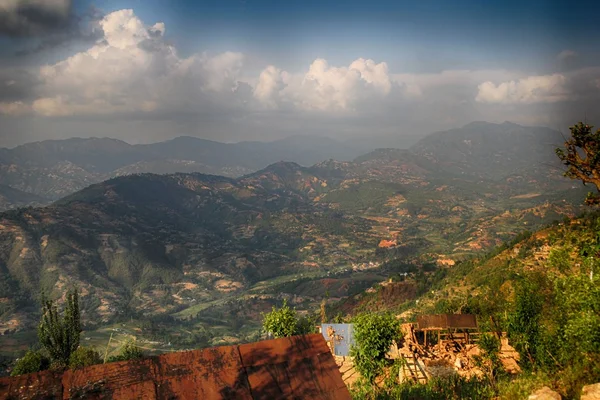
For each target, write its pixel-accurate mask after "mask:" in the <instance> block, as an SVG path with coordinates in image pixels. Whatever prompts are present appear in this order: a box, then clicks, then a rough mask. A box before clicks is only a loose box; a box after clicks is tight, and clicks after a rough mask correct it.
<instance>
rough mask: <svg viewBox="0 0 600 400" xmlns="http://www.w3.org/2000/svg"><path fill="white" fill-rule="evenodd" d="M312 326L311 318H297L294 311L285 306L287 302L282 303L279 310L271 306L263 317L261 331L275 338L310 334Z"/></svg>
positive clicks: (313, 322)
mask: <svg viewBox="0 0 600 400" xmlns="http://www.w3.org/2000/svg"><path fill="white" fill-rule="evenodd" d="M314 324H315V321H313V320H312V319H311V318H298V315H297V314H296V310H294V309H292V308H290V307H289V306H288V305H287V300H284V301H283V305H282V306H281V308H279V309H278V308H276V307H275V306H273V309H272V310H271V312H270V313H267V314H264V315H263V330H264V331H265V332H267V333H270V334H272V335H273V337H275V338H282V337H288V336H294V335H305V334H307V333H312V332H313V330H314Z"/></svg>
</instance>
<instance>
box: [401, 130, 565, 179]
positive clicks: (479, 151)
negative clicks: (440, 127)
mask: <svg viewBox="0 0 600 400" xmlns="http://www.w3.org/2000/svg"><path fill="white" fill-rule="evenodd" d="M563 142H564V139H563V136H562V134H561V133H560V132H558V131H555V130H552V129H549V128H544V127H525V126H521V125H517V124H514V123H511V122H504V123H502V124H492V123H488V122H472V123H470V124H468V125H466V126H464V127H462V128H460V129H451V130H448V131H444V132H437V133H433V134H431V135H428V136H427V137H425V138H423V139H421V140H420V141H419V142H418V143H416V144H415V145H414V146H412V147H411V149H410V150H411V152H413V153H414V154H416V155H418V156H420V157H423V158H425V159H426V160H428V161H429V162H431V163H432V164H433V165H435V166H436V167H437V168H438V169H439V170H441V171H445V172H451V173H456V174H467V175H473V176H479V177H487V178H492V179H500V178H504V177H507V176H509V175H511V174H515V173H528V172H530V171H531V170H532V169H535V170H543V171H544V172H547V171H552V172H556V171H557V170H559V169H560V162H559V160H558V158H557V157H556V155H555V153H554V149H555V148H556V147H558V146H561V145H562V143H563Z"/></svg>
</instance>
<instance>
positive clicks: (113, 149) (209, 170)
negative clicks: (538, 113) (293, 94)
mask: <svg viewBox="0 0 600 400" xmlns="http://www.w3.org/2000/svg"><path fill="white" fill-rule="evenodd" d="M408 138H410V140H408ZM416 138H417V137H416V136H407V139H406V141H400V140H392V139H388V140H387V141H386V142H382V141H381V140H379V139H378V138H373V140H372V141H370V142H365V141H363V142H358V141H357V140H356V139H353V140H349V141H347V142H345V143H343V142H340V141H336V140H333V139H329V138H325V137H319V136H310V135H304V136H292V137H289V138H286V139H282V140H278V141H275V142H240V143H233V144H230V143H219V142H214V141H210V140H204V139H199V138H195V137H178V138H175V139H173V140H169V141H166V142H160V143H153V144H145V145H130V144H128V143H125V142H123V141H120V140H117V139H110V138H91V139H81V138H74V139H68V140H50V141H43V142H36V143H29V144H25V145H22V146H18V147H16V148H13V149H0V185H4V186H8V187H10V188H12V189H15V190H17V191H20V192H24V193H23V194H20V193H19V192H12V193H10V194H9V193H5V192H6V191H7V190H8V189H0V210H5V209H11V208H15V207H20V206H25V205H40V204H49V203H50V202H51V201H55V200H58V199H59V198H61V197H64V196H67V195H69V194H71V193H75V192H76V191H78V190H81V189H83V188H85V187H87V186H89V185H91V184H93V183H98V182H102V181H104V180H106V179H110V178H112V177H116V176H124V175H129V174H137V173H156V174H171V173H176V172H184V173H192V172H200V173H205V174H214V175H221V176H228V177H233V178H235V177H240V176H243V175H246V174H249V173H252V172H255V171H258V170H260V169H262V168H265V167H266V166H268V165H270V164H272V163H275V162H278V161H290V162H296V163H298V164H300V165H303V166H310V165H313V164H315V163H319V162H321V161H323V160H328V159H335V160H338V161H351V160H353V159H355V158H356V157H358V156H360V155H361V154H365V153H368V152H370V151H372V150H374V149H375V148H374V146H375V145H376V144H383V143H385V144H393V143H399V144H400V145H406V144H409V143H414V142H416V143H414V144H413V145H412V146H411V147H410V149H409V152H410V154H412V157H413V159H414V160H415V163H417V164H418V165H419V166H422V167H423V168H425V169H428V170H430V171H436V172H437V173H438V174H440V173H447V172H451V173H459V174H464V173H467V174H472V175H474V176H478V177H482V178H493V179H501V178H503V177H506V176H508V175H510V174H511V173H518V174H523V173H528V171H533V170H542V171H546V170H547V169H548V168H547V165H545V164H547V163H551V164H552V165H553V166H554V168H556V160H555V159H554V158H555V157H554V156H553V153H552V147H553V146H554V147H555V146H556V145H559V144H561V143H562V135H561V134H560V133H559V132H556V131H552V130H550V129H548V128H540V127H523V126H519V125H516V124H512V123H508V122H507V123H504V124H490V123H485V122H474V123H471V124H469V125H466V126H465V127H463V128H461V129H453V130H450V131H445V132H438V133H434V134H431V135H429V136H426V137H424V138H422V139H421V140H419V141H417V140H416ZM359 160H360V159H359ZM536 173H537V172H536ZM32 195H33V196H32Z"/></svg>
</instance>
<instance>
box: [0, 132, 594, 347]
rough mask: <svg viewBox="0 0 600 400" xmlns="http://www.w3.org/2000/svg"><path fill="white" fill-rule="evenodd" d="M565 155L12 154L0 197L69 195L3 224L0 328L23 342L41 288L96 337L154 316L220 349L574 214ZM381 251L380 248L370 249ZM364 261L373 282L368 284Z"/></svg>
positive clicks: (420, 147)
mask: <svg viewBox="0 0 600 400" xmlns="http://www.w3.org/2000/svg"><path fill="white" fill-rule="evenodd" d="M561 140H562V136H561V135H560V133H559V132H555V131H551V130H548V129H545V128H525V127H521V126H518V125H515V124H510V123H505V124H499V125H495V124H486V123H474V124H470V125H468V126H466V127H465V128H463V129H458V130H452V131H447V132H444V133H437V134H434V135H431V136H430V137H428V138H425V139H423V140H421V141H420V142H419V143H418V144H417V145H415V146H413V147H412V148H411V149H378V150H375V151H373V152H370V153H368V154H364V155H362V156H360V157H357V158H356V159H354V161H335V160H331V159H330V160H325V161H321V162H318V163H316V164H314V165H313V166H310V167H305V166H302V165H299V163H294V162H289V161H287V162H286V161H279V162H275V163H273V164H271V165H269V166H267V167H266V168H263V169H261V170H259V171H257V172H253V173H250V174H246V175H244V176H241V177H238V178H231V177H224V176H215V175H205V174H199V173H190V171H194V168H201V167H202V168H211V171H215V170H220V171H229V172H230V174H231V175H241V173H242V172H244V171H247V170H250V169H251V168H252V166H254V167H255V168H256V166H258V165H260V163H261V162H263V163H264V162H267V161H268V160H272V159H277V158H284V159H285V158H287V157H290V158H293V157H299V158H300V159H302V160H304V162H305V163H311V162H312V160H314V159H316V157H319V156H322V155H323V154H324V153H326V152H327V151H329V152H330V153H329V154H332V153H333V152H337V154H348V155H349V154H350V150H348V149H347V148H343V147H341V148H339V149H336V148H335V143H333V142H325V143H324V145H323V146H321V147H320V148H317V149H315V148H314V147H310V146H316V145H314V144H312V143H308V142H302V143H296V142H294V141H293V140H292V141H287V142H283V143H277V142H276V144H273V143H271V144H268V143H267V144H264V143H243V144H237V145H225V144H221V143H215V142H207V141H200V140H198V139H192V138H179V139H176V140H173V141H170V142H164V143H159V144H156V145H144V146H131V145H128V144H126V143H123V142H119V141H116V140H112V139H90V140H82V139H73V140H69V141H61V142H42V143H35V144H32V145H26V146H22V147H20V148H17V149H14V150H13V151H5V152H4V153H3V157H4V158H3V159H4V160H7V159H8V160H11V162H12V163H11V164H9V165H8V166H7V165H6V164H3V170H2V179H3V180H4V181H5V180H8V179H9V178H11V179H13V180H12V182H19V180H18V179H24V178H25V177H27V178H28V180H27V182H28V183H27V185H28V186H27V187H24V189H26V188H35V189H36V190H38V191H42V192H43V193H45V194H46V195H48V197H51V196H52V197H55V198H56V197H59V196H61V195H62V194H68V193H69V192H73V193H71V194H69V195H67V196H66V197H64V198H62V199H61V200H59V201H57V202H55V203H54V204H53V205H51V206H48V207H43V208H27V209H19V210H12V211H7V212H4V213H2V214H0V228H1V229H0V280H1V281H2V282H3V284H2V286H1V287H0V298H2V299H3V301H2V303H1V309H0V315H1V317H0V318H1V319H0V323H1V324H0V328H1V329H27V328H30V327H31V326H33V325H32V324H34V323H35V318H36V307H37V306H36V303H37V296H38V294H39V293H40V292H41V291H42V290H43V291H45V292H46V293H49V294H51V295H52V296H54V297H59V296H60V295H61V293H63V292H64V289H65V288H66V287H68V286H69V285H72V284H75V285H77V286H78V287H79V288H80V289H81V290H82V302H83V303H82V304H83V309H84V310H85V315H86V320H88V321H90V322H89V323H90V324H91V326H95V327H99V326H101V325H102V324H107V323H113V322H116V321H120V320H121V319H122V318H126V317H129V318H131V319H132V320H135V319H136V318H141V317H142V316H145V318H146V317H148V316H151V317H153V318H154V317H156V318H158V317H161V318H162V317H168V318H173V319H174V320H169V321H171V322H169V324H170V325H168V326H169V329H171V330H175V331H176V330H177V329H179V328H180V327H181V325H180V324H176V323H174V322H173V321H175V320H176V321H188V322H186V323H188V324H192V325H197V326H196V328H199V327H202V328H203V329H204V328H206V327H211V331H212V332H213V335H215V336H219V337H224V336H231V335H238V334H241V333H240V332H242V331H240V328H241V327H243V326H245V327H246V328H245V329H244V330H243V332H246V333H248V332H250V331H252V330H256V323H257V319H258V317H259V315H258V314H257V313H258V312H259V311H261V310H264V311H266V310H268V309H269V308H270V306H271V305H272V304H273V303H274V302H276V301H277V299H279V298H280V297H281V296H282V295H289V296H293V298H294V302H295V303H296V304H297V306H298V307H299V308H300V309H310V308H311V307H313V306H316V304H318V302H319V301H320V300H321V299H322V298H323V296H326V295H327V296H331V297H332V298H342V297H345V296H348V295H351V294H355V293H358V292H360V291H362V290H364V289H366V288H368V287H370V286H371V285H372V284H373V283H374V282H377V281H380V280H383V279H385V276H387V275H388V274H389V273H390V272H394V271H396V270H397V268H398V265H397V264H393V263H392V264H390V266H389V267H386V265H388V264H386V263H388V262H389V261H391V260H396V259H401V260H402V263H404V264H402V265H405V264H406V263H412V264H414V265H416V266H423V265H426V264H428V263H429V264H430V263H435V262H437V261H439V260H445V259H447V258H448V257H450V258H460V257H463V256H465V255H468V254H473V253H477V252H481V251H484V250H486V249H489V248H491V247H493V246H495V245H498V244H500V243H502V242H503V241H505V240H508V239H510V238H512V237H514V235H515V234H517V233H518V232H520V231H522V230H524V229H533V228H535V227H537V226H541V225H543V224H545V223H548V222H550V221H553V220H555V219H557V218H560V217H561V216H564V215H573V214H574V213H576V212H577V210H578V209H579V204H580V201H581V196H582V191H581V190H577V189H573V182H571V181H569V180H567V179H565V178H563V177H562V176H561V174H560V170H559V168H558V165H557V162H556V160H555V158H556V156H555V155H554V152H553V147H552V145H551V144H552V143H555V144H554V146H558V145H560V142H561ZM440 142H441V144H440ZM302 144H305V146H304V147H302V146H301V145H302ZM309 145H310V146H309ZM277 147H280V148H281V149H282V150H281V151H280V152H277V151H276V148H277ZM240 149H243V151H242V150H240ZM249 149H254V150H249ZM313 150H314V152H312V151H313ZM286 151H287V153H285V152H286ZM258 154H262V155H263V159H260V158H259V157H258V156H257V155H258ZM281 154H284V156H281ZM102 155H103V156H102ZM109 155H110V157H109ZM172 157H174V158H172ZM194 157H195V158H194ZM311 157H312V158H311ZM190 158H194V160H195V161H194V160H189V159H190ZM328 158H330V157H328ZM297 159H298V158H297ZM174 160H176V161H174ZM184 160H185V161H184ZM144 163H147V164H144ZM186 163H187V164H186ZM140 165H145V166H144V167H139V166H140ZM181 165H184V166H188V167H189V170H187V171H186V170H183V172H179V173H176V174H171V175H162V176H161V175H156V174H147V173H144V174H138V175H132V176H120V177H116V178H112V179H110V180H107V181H104V182H101V183H96V184H93V185H91V186H88V187H86V188H84V189H83V190H79V191H77V189H78V187H79V186H87V185H88V184H89V183H91V182H93V181H94V179H103V178H102V177H107V176H111V175H121V174H123V175H125V174H126V171H132V169H133V168H134V167H133V166H138V167H139V169H137V170H133V172H136V173H137V172H144V171H147V169H145V168H150V166H152V168H156V169H157V171H156V172H163V173H164V172H171V171H173V170H177V168H179V167H180V166H181ZM548 165H553V166H556V167H557V168H556V169H553V168H550V167H549V166H548ZM161 168H162V169H161ZM168 168H172V170H169V169H168ZM19 174H20V175H19ZM19 176H21V177H23V178H19ZM36 199H37V198H36ZM32 201H33V199H32ZM382 241H388V242H389V243H392V245H391V248H390V249H387V250H386V249H385V248H380V247H378V246H379V244H380V243H382ZM369 262H372V263H375V265H376V266H381V268H379V267H378V268H377V269H375V270H373V271H371V272H369V270H368V268H373V267H372V266H369V265H370V264H369ZM364 268H367V271H366V272H361V271H363V270H364ZM401 268H404V267H401ZM396 272H397V271H396ZM248 304H252V305H253V306H252V307H248ZM9 321H10V324H9ZM181 323H183V322H181ZM171 333H173V332H171ZM180 333H181V332H175V333H173V334H174V335H175V336H177V335H178V334H180ZM238 338H239V336H238Z"/></svg>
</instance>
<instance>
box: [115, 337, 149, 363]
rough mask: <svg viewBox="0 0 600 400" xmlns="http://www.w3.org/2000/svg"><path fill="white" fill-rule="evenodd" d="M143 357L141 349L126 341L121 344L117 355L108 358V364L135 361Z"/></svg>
mask: <svg viewBox="0 0 600 400" xmlns="http://www.w3.org/2000/svg"><path fill="white" fill-rule="evenodd" d="M143 357H144V352H143V351H142V349H140V348H139V347H137V346H136V345H135V343H134V342H133V341H131V340H127V341H126V342H125V343H124V344H123V346H121V349H120V350H119V354H118V355H116V356H112V357H109V358H108V362H115V361H127V360H137V359H140V358H143Z"/></svg>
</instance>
